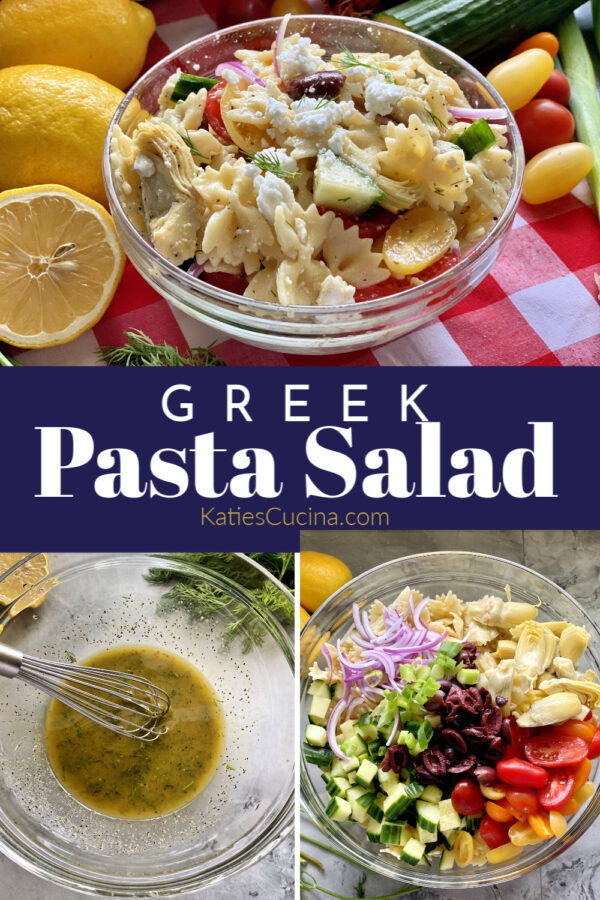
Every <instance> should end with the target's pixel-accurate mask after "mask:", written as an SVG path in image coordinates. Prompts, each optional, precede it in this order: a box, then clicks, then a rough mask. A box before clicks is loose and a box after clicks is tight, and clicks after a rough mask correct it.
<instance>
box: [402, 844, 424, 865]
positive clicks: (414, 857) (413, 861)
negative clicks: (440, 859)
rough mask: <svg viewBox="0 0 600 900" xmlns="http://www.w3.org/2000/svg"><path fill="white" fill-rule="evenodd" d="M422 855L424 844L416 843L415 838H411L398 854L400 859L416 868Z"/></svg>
mask: <svg viewBox="0 0 600 900" xmlns="http://www.w3.org/2000/svg"><path fill="white" fill-rule="evenodd" d="M424 853H425V844H422V843H421V841H418V840H417V839H416V838H411V839H410V841H409V842H408V844H407V845H406V846H405V848H404V850H403V851H402V853H401V854H400V859H402V860H403V861H404V862H407V863H409V864H410V865H411V866H416V865H418V864H419V863H420V862H421V859H422V858H423V854H424Z"/></svg>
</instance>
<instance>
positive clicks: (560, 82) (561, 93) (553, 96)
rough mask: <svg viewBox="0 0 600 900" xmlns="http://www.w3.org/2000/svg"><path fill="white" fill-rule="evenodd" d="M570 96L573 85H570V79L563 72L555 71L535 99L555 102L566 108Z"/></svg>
mask: <svg viewBox="0 0 600 900" xmlns="http://www.w3.org/2000/svg"><path fill="white" fill-rule="evenodd" d="M570 96H571V85H570V84H569V79H568V78H567V76H566V75H563V73H562V72H559V71H558V69H555V70H554V72H552V74H551V75H550V77H549V78H548V81H546V82H545V84H543V85H542V87H541V88H540V89H539V91H538V92H537V94H536V95H535V97H534V98H533V99H534V100H540V99H545V100H554V101H555V102H556V103H562V105H563V106H566V105H567V103H568V102H569V97H570Z"/></svg>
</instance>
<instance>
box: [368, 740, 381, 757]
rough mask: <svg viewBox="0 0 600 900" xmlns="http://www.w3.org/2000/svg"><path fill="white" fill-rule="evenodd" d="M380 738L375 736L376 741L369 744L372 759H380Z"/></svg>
mask: <svg viewBox="0 0 600 900" xmlns="http://www.w3.org/2000/svg"><path fill="white" fill-rule="evenodd" d="M380 746H381V745H380V743H379V738H375V740H374V741H369V743H368V744H367V753H368V754H369V758H370V759H380V755H379V748H380Z"/></svg>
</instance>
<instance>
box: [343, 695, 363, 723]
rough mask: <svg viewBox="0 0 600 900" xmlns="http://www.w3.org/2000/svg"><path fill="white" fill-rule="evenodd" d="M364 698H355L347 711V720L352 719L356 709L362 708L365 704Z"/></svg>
mask: <svg viewBox="0 0 600 900" xmlns="http://www.w3.org/2000/svg"><path fill="white" fill-rule="evenodd" d="M364 702H365V701H364V697H353V698H352V700H351V701H350V703H349V704H348V709H347V710H346V718H347V719H351V718H352V713H353V712H354V710H355V709H356V707H357V706H360V705H361V703H364Z"/></svg>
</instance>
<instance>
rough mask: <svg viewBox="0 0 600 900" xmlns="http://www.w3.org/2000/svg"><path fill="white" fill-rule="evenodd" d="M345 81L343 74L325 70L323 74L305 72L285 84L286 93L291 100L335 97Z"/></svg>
mask: <svg viewBox="0 0 600 900" xmlns="http://www.w3.org/2000/svg"><path fill="white" fill-rule="evenodd" d="M345 81H346V76H345V75H344V73H343V72H338V71H337V70H333V69H332V70H329V69H326V70H324V71H323V72H306V73H305V74H304V75H296V77H295V78H290V80H289V81H288V83H287V92H288V94H289V95H290V97H291V98H292V100H299V99H300V97H329V98H333V97H337V96H339V93H340V91H341V89H342V88H343V86H344V82H345Z"/></svg>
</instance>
